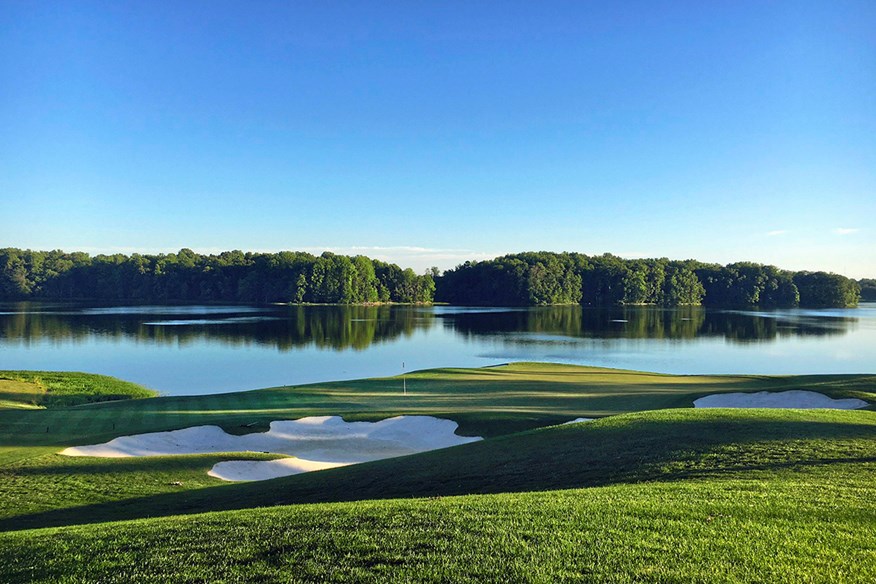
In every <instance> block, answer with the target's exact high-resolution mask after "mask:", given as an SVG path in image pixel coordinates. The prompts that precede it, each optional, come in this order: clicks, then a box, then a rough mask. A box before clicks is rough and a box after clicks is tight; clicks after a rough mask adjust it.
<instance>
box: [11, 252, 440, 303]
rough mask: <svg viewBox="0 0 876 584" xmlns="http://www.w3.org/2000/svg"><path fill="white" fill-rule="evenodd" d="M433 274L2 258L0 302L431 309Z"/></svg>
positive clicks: (285, 262)
mask: <svg viewBox="0 0 876 584" xmlns="http://www.w3.org/2000/svg"><path fill="white" fill-rule="evenodd" d="M434 290H435V282H434V280H433V278H432V275H431V274H427V275H424V276H418V275H417V274H415V273H414V272H413V271H412V270H410V269H402V268H400V267H399V266H397V265H395V264H388V263H384V262H381V261H378V260H372V259H369V258H367V257H365V256H355V257H348V256H343V255H335V254H333V253H330V252H325V253H323V254H322V255H320V256H314V255H311V254H308V253H301V252H286V251H284V252H279V253H249V252H247V253H244V252H242V251H227V252H223V253H220V254H218V255H201V254H197V253H195V252H193V251H192V250H190V249H182V250H180V251H179V252H178V253H175V254H160V255H140V254H133V255H130V256H127V255H123V254H114V255H97V256H94V257H91V256H89V255H88V254H86V253H82V252H74V253H65V252H63V251H48V252H45V251H30V250H19V249H11V248H8V249H2V250H0V299H6V300H23V299H41V300H106V301H119V300H124V301H133V302H138V301H143V302H171V301H197V302H215V301H226V302H256V303H268V302H299V303H302V302H313V303H339V304H358V303H370V302H431V301H432V298H433V295H434Z"/></svg>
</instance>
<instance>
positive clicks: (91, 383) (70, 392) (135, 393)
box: [0, 371, 158, 409]
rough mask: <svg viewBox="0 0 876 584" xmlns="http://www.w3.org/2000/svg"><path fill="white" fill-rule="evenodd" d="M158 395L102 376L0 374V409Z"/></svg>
mask: <svg viewBox="0 0 876 584" xmlns="http://www.w3.org/2000/svg"><path fill="white" fill-rule="evenodd" d="M157 395H158V393H157V392H155V391H152V390H150V389H146V388H145V387H142V386H140V385H137V384H136V383H131V382H129V381H122V380H121V379H116V378H115V377H108V376H106V375H94V374H91V373H71V372H64V371H0V408H22V409H35V408H60V407H69V406H78V405H82V404H89V403H98V402H106V401H115V400H127V399H132V398H146V397H155V396H157Z"/></svg>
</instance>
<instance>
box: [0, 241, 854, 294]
mask: <svg viewBox="0 0 876 584" xmlns="http://www.w3.org/2000/svg"><path fill="white" fill-rule="evenodd" d="M862 282H865V283H866V284H869V283H870V282H869V281H862ZM868 288H869V286H868ZM860 295H861V286H859V284H858V283H857V282H855V281H854V280H851V279H849V278H846V277H844V276H841V275H838V274H831V273H826V272H790V271H787V270H781V269H779V268H776V267H775V266H769V265H762V264H757V263H751V262H737V263H732V264H728V265H726V266H722V265H719V264H710V263H703V262H698V261H696V260H684V261H675V260H668V259H666V258H660V259H623V258H620V257H618V256H615V255H612V254H603V255H599V256H587V255H584V254H579V253H554V252H526V253H519V254H512V255H506V256H502V257H498V258H495V259H492V260H488V261H482V262H465V263H464V264H462V265H459V266H457V267H456V268H454V269H451V270H447V271H446V272H444V274H443V275H439V273H438V270H437V269H434V268H433V269H432V270H431V271H430V272H428V273H426V274H423V275H418V274H416V273H414V271H413V270H411V269H410V268H408V269H402V268H400V267H399V266H397V265H395V264H390V263H385V262H382V261H379V260H374V259H370V258H368V257H365V256H361V255H358V256H352V257H351V256H344V255H336V254H333V253H331V252H325V253H323V254H322V255H319V256H315V255H312V254H309V253H304V252H293V251H282V252H277V253H252V252H242V251H238V250H235V251H226V252H222V253H220V254H217V255H213V254H210V255H203V254H198V253H195V252H193V251H192V250H190V249H181V250H180V251H179V252H177V253H171V254H157V255H140V254H132V255H130V256H129V255H124V254H112V255H96V256H90V255H89V254H86V253H83V252H70V253H68V252H64V251H60V250H55V251H31V250H21V249H15V248H6V249H0V300H28V299H34V300H95V301H122V300H123V301H132V302H193V301H194V302H254V303H269V302H290V303H320V304H368V303H378V302H381V303H382V302H398V303H430V302H433V301H440V302H447V303H450V304H457V305H475V306H546V305H561V304H582V305H589V306H611V305H621V304H627V305H634V304H652V305H659V306H682V305H700V304H702V305H706V306H714V307H744V306H762V307H793V306H813V307H817V306H822V307H827V306H833V307H846V306H856V305H857V303H858V300H859V298H860Z"/></svg>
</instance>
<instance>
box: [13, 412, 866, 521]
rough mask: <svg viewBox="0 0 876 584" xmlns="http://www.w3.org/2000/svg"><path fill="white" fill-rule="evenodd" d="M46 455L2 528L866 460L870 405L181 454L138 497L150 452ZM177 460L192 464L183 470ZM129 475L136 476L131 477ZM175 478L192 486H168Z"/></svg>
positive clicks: (22, 475) (23, 479) (28, 474)
mask: <svg viewBox="0 0 876 584" xmlns="http://www.w3.org/2000/svg"><path fill="white" fill-rule="evenodd" d="M48 456H49V458H48V459H45V460H39V459H37V460H34V459H31V460H28V461H27V462H26V463H24V462H22V463H19V464H18V466H17V467H16V466H13V467H12V468H11V471H12V472H11V474H12V476H11V477H10V478H9V479H7V480H4V481H3V482H4V483H6V484H7V485H8V486H7V488H12V487H13V486H15V485H18V488H17V490H16V491H15V492H14V493H13V494H17V497H16V498H15V499H10V500H8V502H6V503H0V517H2V519H0V530H10V529H24V528H34V527H45V526H58V525H71V524H76V523H83V522H98V521H110V520H121V519H131V518H138V517H146V516H158V515H174V514H182V513H199V512H206V511H213V510H221V509H242V508H248V507H257V506H270V505H284V504H294V503H310V502H329V501H332V502H334V501H351V500H366V499H385V498H392V497H423V496H448V495H459V494H472V493H507V492H523V491H542V490H555V489H568V488H573V487H588V486H601V485H610V484H621V483H636V482H642V481H655V480H662V481H677V480H683V479H688V478H692V477H721V476H745V475H747V474H750V473H752V472H760V471H774V470H781V469H785V468H801V467H815V466H828V465H833V466H837V467H838V466H842V465H847V464H870V463H874V462H876V413H873V412H866V411H864V412H861V411H858V412H837V411H826V410H817V411H816V410H812V411H804V410H794V411H782V410H747V411H739V410H692V409H686V410H661V411H655V412H644V413H636V414H625V415H620V416H617V417H612V418H606V419H604V420H600V421H596V422H589V423H586V422H585V423H581V424H573V425H566V426H555V427H551V428H545V429H541V430H536V431H531V432H525V433H519V434H514V435H510V436H504V437H498V438H493V439H490V440H485V441H483V442H475V443H471V444H466V445H463V446H458V447H455V448H451V449H443V450H437V451H433V452H427V453H422V454H418V455H413V456H407V457H400V458H395V459H388V460H383V461H376V462H372V463H367V464H359V465H354V466H350V467H345V468H338V469H331V470H326V471H321V472H314V473H306V474H302V475H296V476H292V477H286V478H281V479H276V480H273V481H267V482H256V483H244V484H236V485H228V484H225V485H222V486H218V487H212V488H198V487H206V486H207V484H206V483H204V482H201V483H200V484H199V483H198V482H197V480H196V477H197V474H196V473H197V471H199V470H200V471H201V472H204V471H205V470H206V469H205V468H203V467H204V465H205V464H206V463H207V460H206V458H205V457H181V458H178V459H177V464H178V466H177V467H176V469H175V470H173V471H168V472H169V473H170V474H162V475H161V477H162V478H161V480H160V481H159V482H158V483H157V484H155V485H154V486H153V492H152V493H144V496H138V493H137V492H135V491H133V490H132V487H131V485H132V483H133V484H137V485H138V487H137V488H138V489H139V488H141V487H139V484H140V482H141V481H142V480H143V479H144V478H145V477H146V476H148V467H147V465H148V464H150V463H149V460H150V459H139V460H138V461H134V462H126V464H128V465H129V468H123V467H120V466H116V464H115V463H114V462H113V461H112V460H106V459H104V460H100V459H84V460H87V461H90V462H89V464H90V465H91V466H90V471H89V473H88V474H83V473H76V472H75V471H76V468H77V467H78V466H79V465H82V464H84V463H82V462H79V461H76V462H70V461H71V460H73V459H69V458H65V457H61V456H58V455H55V454H52V455H48ZM213 460H215V459H211V461H213ZM187 463H189V464H192V465H198V466H197V468H188V467H187V466H186V464H187ZM156 464H159V463H156ZM28 469H30V470H28ZM101 470H102V471H103V472H100V471H101ZM129 473H134V474H136V473H142V474H141V475H140V478H139V479H138V480H137V481H136V482H134V481H132V478H131V476H129ZM71 474H73V475H74V476H77V477H78V478H77V479H76V481H77V482H76V483H75V484H74V485H71V487H70V491H69V493H68V495H67V497H66V499H57V500H55V499H54V498H53V493H54V492H55V491H56V490H57V488H58V487H57V486H56V484H57V482H58V478H59V477H64V476H67V475H71ZM16 477H18V478H19V479H20V480H19V481H18V482H16V480H15V479H16ZM174 477H177V478H174ZM203 479H204V477H202V481H203ZM98 481H99V482H98ZM174 481H180V482H183V483H184V484H185V485H188V486H191V487H192V489H193V490H188V489H187V488H182V489H181V488H179V487H177V488H170V487H168V486H167V485H170V484H172V483H173V482H174ZM107 483H108V484H107ZM77 487H78V491H77ZM162 489H164V492H163V493H162V492H161V491H162ZM94 491H99V492H102V493H104V499H103V502H90V501H92V499H93V498H94V494H93V492H94ZM22 499H24V500H37V501H39V502H40V503H39V504H40V505H42V508H41V509H36V508H35V507H34V505H30V506H28V505H26V504H24V503H22ZM47 501H51V502H47Z"/></svg>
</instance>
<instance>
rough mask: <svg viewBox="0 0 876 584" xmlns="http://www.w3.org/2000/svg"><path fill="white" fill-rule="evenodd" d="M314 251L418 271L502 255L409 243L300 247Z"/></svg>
mask: <svg viewBox="0 0 876 584" xmlns="http://www.w3.org/2000/svg"><path fill="white" fill-rule="evenodd" d="M301 251H307V252H310V253H313V254H319V253H322V252H324V251H330V252H332V253H337V254H343V255H365V256H368V257H370V258H374V259H378V260H381V261H384V262H392V263H396V264H398V265H400V266H402V267H403V268H407V267H410V268H413V269H414V270H417V271H422V270H425V269H428V268H429V267H430V266H437V267H439V268H441V269H448V268H452V267H455V266H456V265H457V264H461V263H463V262H465V261H467V260H479V261H480V260H488V259H492V258H494V257H496V256H499V255H502V254H503V253H504V252H482V251H474V250H470V249H456V248H433V247H418V246H408V245H397V246H381V245H372V246H346V247H345V246H324V247H314V246H308V247H304V248H301Z"/></svg>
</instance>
